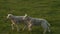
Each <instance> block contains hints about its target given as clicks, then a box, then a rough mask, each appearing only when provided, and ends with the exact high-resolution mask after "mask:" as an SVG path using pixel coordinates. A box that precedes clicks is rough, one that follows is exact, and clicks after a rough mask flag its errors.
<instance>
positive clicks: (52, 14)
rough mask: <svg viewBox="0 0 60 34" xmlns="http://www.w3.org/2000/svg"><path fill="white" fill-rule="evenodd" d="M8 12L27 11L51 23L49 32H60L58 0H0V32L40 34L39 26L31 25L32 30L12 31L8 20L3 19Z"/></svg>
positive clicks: (21, 14) (59, 6)
mask: <svg viewBox="0 0 60 34" xmlns="http://www.w3.org/2000/svg"><path fill="white" fill-rule="evenodd" d="M9 13H11V14H14V15H17V16H23V15H24V14H25V13H27V14H28V15H29V16H31V17H34V18H43V19H46V20H47V21H48V22H49V23H50V24H51V30H52V31H51V34H60V0H0V34H42V32H43V30H42V28H40V27H39V26H33V28H32V29H33V30H32V32H29V31H27V30H25V31H22V32H17V31H16V30H14V31H12V30H11V25H10V24H11V22H10V20H8V21H5V20H6V16H7V14H9ZM22 27H23V25H22V26H21V28H22ZM47 34H50V33H48V32H47Z"/></svg>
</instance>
